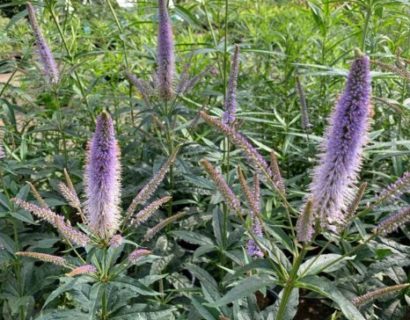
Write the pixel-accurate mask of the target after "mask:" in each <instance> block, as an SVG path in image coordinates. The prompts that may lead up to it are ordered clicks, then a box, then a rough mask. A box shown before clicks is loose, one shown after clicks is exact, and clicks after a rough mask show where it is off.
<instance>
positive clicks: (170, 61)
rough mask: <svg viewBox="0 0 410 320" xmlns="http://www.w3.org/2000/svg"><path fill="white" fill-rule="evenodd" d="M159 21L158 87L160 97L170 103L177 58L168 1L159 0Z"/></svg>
mask: <svg viewBox="0 0 410 320" xmlns="http://www.w3.org/2000/svg"><path fill="white" fill-rule="evenodd" d="M158 20H159V21H158V22H159V25H158V47H157V63H158V70H157V87H158V93H159V96H160V97H161V98H162V99H163V100H165V101H168V100H170V99H171V98H172V97H173V95H174V92H173V82H174V74H175V57H174V38H173V34H172V26H171V19H170V18H169V15H168V10H167V0H158Z"/></svg>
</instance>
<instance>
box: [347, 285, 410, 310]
mask: <svg viewBox="0 0 410 320" xmlns="http://www.w3.org/2000/svg"><path fill="white" fill-rule="evenodd" d="M409 286H410V283H405V284H396V285H394V286H389V287H384V288H379V289H376V290H373V291H369V292H367V293H366V294H364V295H362V296H358V297H356V298H354V299H353V300H352V303H353V304H354V305H355V306H361V305H364V304H366V303H369V302H371V301H373V300H375V299H377V298H381V297H384V296H386V295H388V294H391V293H394V292H397V291H401V290H403V289H406V288H408V287H409Z"/></svg>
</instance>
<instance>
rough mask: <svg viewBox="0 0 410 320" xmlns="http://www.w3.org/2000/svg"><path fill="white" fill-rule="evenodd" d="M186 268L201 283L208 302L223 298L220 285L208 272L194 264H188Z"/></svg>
mask: <svg viewBox="0 0 410 320" xmlns="http://www.w3.org/2000/svg"><path fill="white" fill-rule="evenodd" d="M186 268H187V269H188V270H189V271H190V272H191V273H192V275H193V276H194V277H196V278H197V279H198V280H199V281H200V282H201V286H202V288H203V291H205V292H204V295H205V298H206V299H207V300H208V301H217V300H218V299H219V298H220V297H221V294H220V293H219V289H218V284H217V282H216V281H215V279H214V278H213V277H212V276H211V275H210V274H209V273H208V271H206V270H204V269H202V268H201V267H198V266H197V265H194V264H187V265H186Z"/></svg>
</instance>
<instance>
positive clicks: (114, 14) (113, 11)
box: [106, 0, 128, 69]
mask: <svg viewBox="0 0 410 320" xmlns="http://www.w3.org/2000/svg"><path fill="white" fill-rule="evenodd" d="M106 2H107V4H108V6H109V7H110V11H111V14H112V15H113V17H114V20H115V24H116V25H117V28H118V30H119V31H120V33H122V34H124V29H123V28H122V25H121V23H120V21H119V20H118V17H117V14H116V13H115V10H114V8H113V7H112V5H111V1H110V0H106ZM120 39H121V42H122V49H123V53H124V61H125V65H126V66H127V69H128V57H127V50H126V48H127V47H126V44H125V40H124V38H123V37H120Z"/></svg>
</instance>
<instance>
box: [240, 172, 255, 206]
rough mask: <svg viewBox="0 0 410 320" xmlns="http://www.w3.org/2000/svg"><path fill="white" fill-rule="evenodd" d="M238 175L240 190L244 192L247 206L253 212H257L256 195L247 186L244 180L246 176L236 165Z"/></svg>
mask: <svg viewBox="0 0 410 320" xmlns="http://www.w3.org/2000/svg"><path fill="white" fill-rule="evenodd" d="M237 170H238V177H239V182H240V184H241V188H242V192H243V193H244V195H245V197H246V200H247V201H248V205H249V208H250V209H251V210H252V211H253V212H259V205H258V204H257V203H256V202H257V199H256V195H255V193H254V192H252V191H251V189H250V188H249V185H248V183H247V182H246V178H245V176H244V174H243V172H242V170H241V168H240V167H238V169H237Z"/></svg>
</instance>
